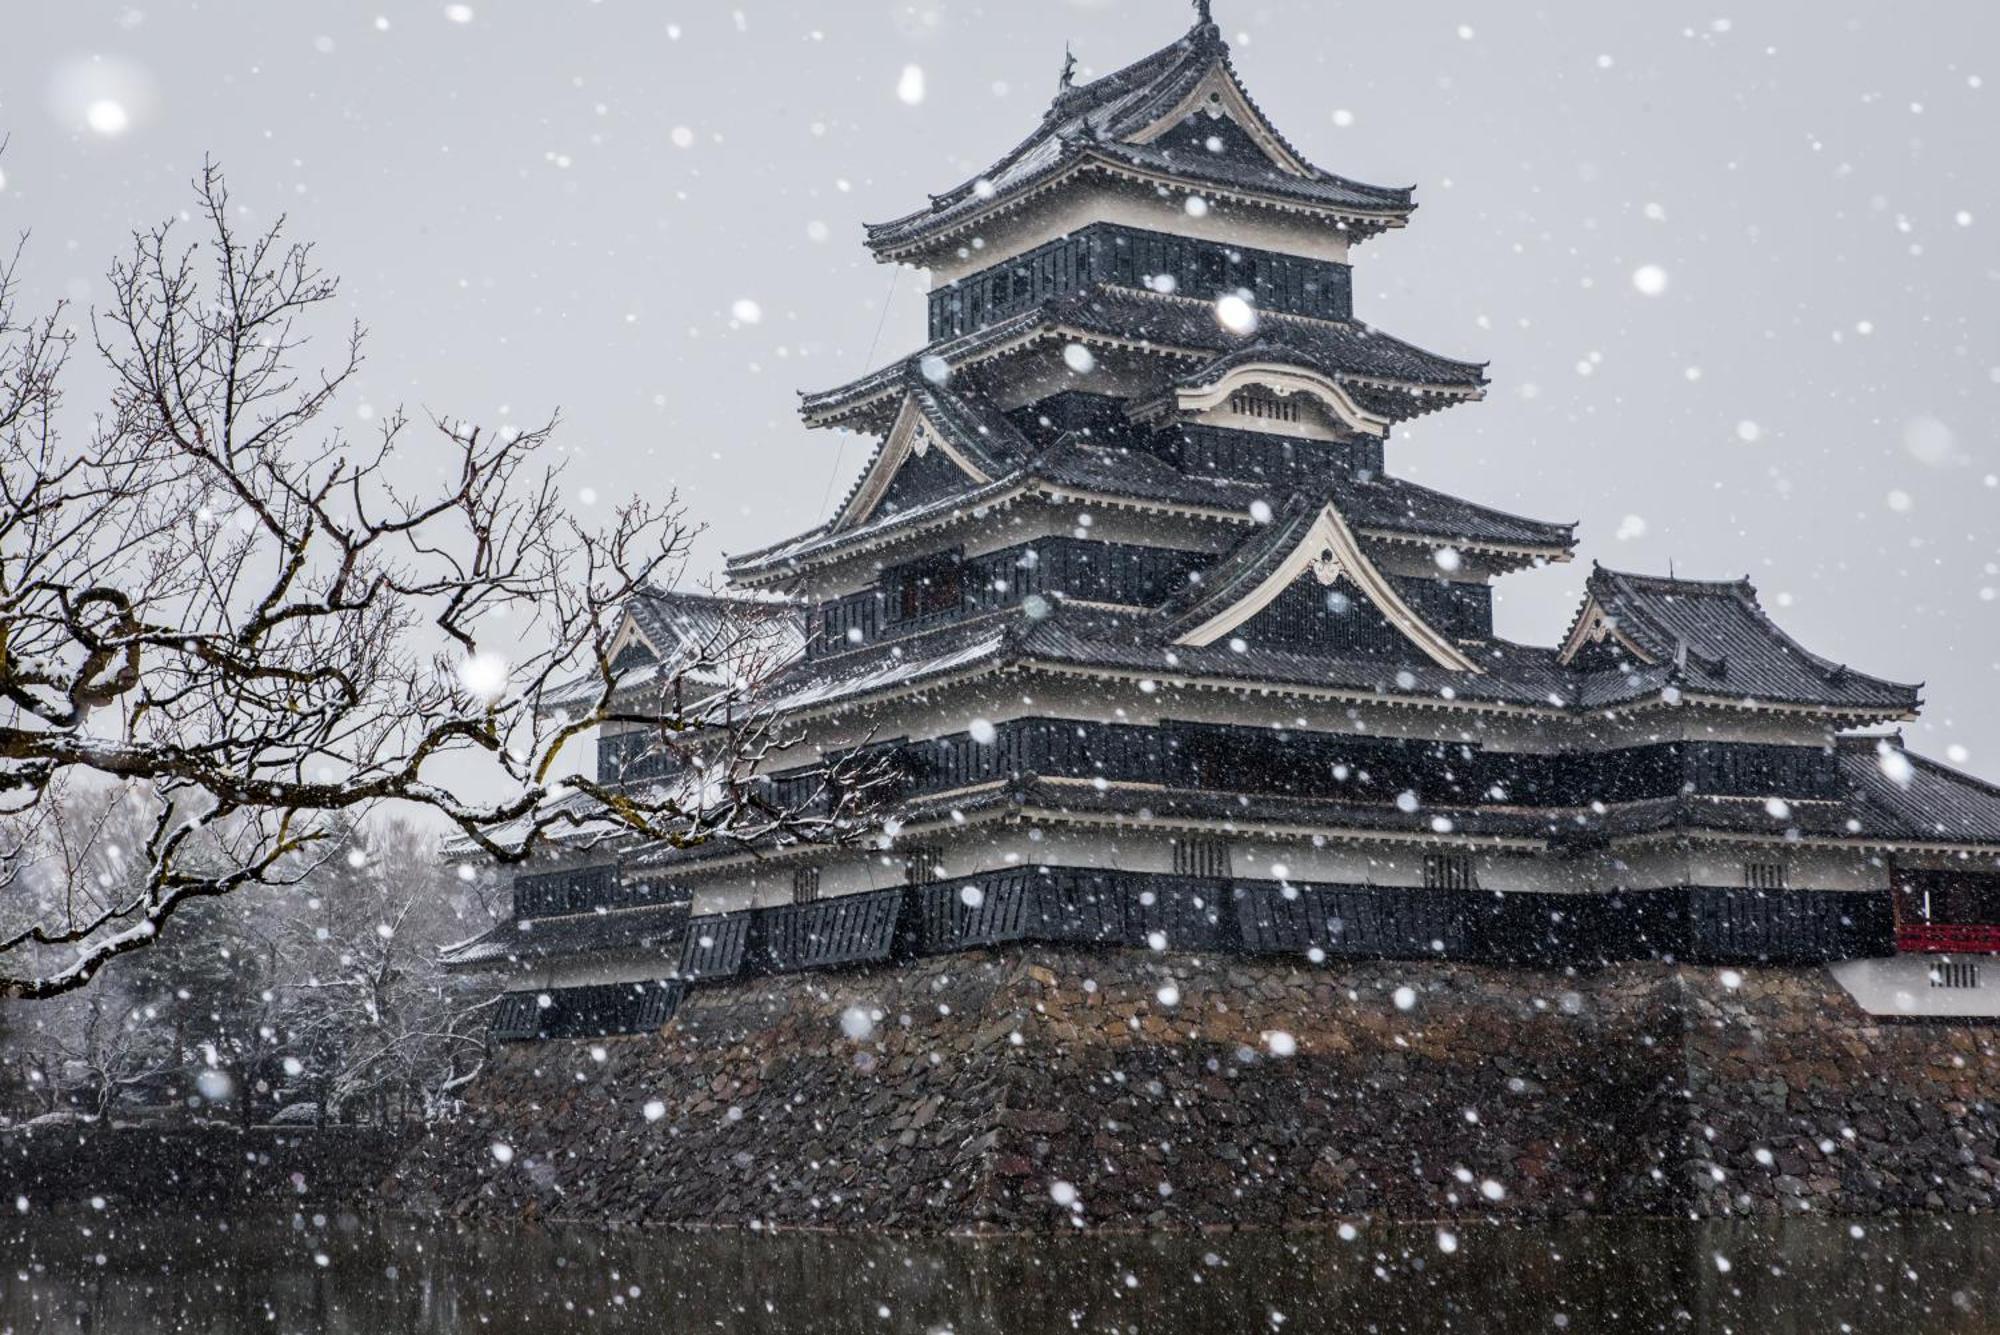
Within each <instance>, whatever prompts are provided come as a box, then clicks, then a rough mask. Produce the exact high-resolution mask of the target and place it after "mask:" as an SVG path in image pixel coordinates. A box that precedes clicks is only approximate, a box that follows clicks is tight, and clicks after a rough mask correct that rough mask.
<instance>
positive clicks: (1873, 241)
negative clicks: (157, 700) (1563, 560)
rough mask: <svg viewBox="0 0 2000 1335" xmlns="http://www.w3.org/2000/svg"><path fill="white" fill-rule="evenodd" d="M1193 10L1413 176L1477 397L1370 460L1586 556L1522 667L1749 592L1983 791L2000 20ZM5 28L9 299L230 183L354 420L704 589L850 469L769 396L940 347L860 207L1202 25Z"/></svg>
mask: <svg viewBox="0 0 2000 1335" xmlns="http://www.w3.org/2000/svg"><path fill="white" fill-rule="evenodd" d="M1215 8H1216V14H1217V19H1218V21H1219V22H1220V23H1221V24H1222V25H1223V28H1224V30H1225V31H1226V32H1227V33H1229V34H1230V35H1231V36H1232V38H1233V39H1234V40H1235V42H1236V44H1237V46H1238V52H1237V62H1238V66H1239V68H1240V69H1241V71H1242V73H1243V75H1244V77H1245V78H1246V80H1247V81H1248V83H1249V85H1250V88H1251V90H1252V92H1253V94H1254V95H1255V96H1256V97H1257V98H1258V99H1259V100H1260V102H1261V103H1262V104H1263V106H1264V108H1265V109H1266V111H1267V112H1269V113H1270V115H1271V116H1272V117H1273V118H1274V119H1275V120H1276V122H1277V123H1278V125H1279V126H1280V128H1282V129H1283V130H1284V131H1285V132H1286V133H1287V134H1288V135H1289V136H1290V137H1291V138H1292V139H1293V141H1294V142H1295V143H1297V144H1298V145H1299V146H1300V147H1301V148H1302V149H1303V150H1304V151H1305V152H1306V153H1307V154H1308V156H1310V157H1312V158H1313V159H1315V160H1316V161H1317V162H1319V163H1320V164H1321V165H1323V166H1325V167H1327V168H1329V169H1332V170H1335V171H1339V172H1343V173H1345V174H1348V175H1353V176H1357V177H1360V178H1361V179H1364V180H1369V181H1375V182H1381V183H1385V184H1398V185H1401V184H1412V183H1414V184H1415V185H1417V186H1418V199H1419V201H1420V204H1421V207H1420V209H1419V211H1418V213H1417V215H1416V218H1415V220H1414V221H1413V223H1412V225H1411V226H1410V228H1409V229H1407V230H1406V231H1404V232H1401V233H1398V234H1394V235H1390V236H1387V237H1383V238H1381V239H1379V240H1376V241H1372V242H1370V243H1368V244H1367V245H1365V246H1363V247H1361V248H1360V249H1359V251H1358V252H1357V255H1356V259H1357V271H1356V301H1357V306H1358V308H1359V312H1360V314H1361V316H1362V317H1363V318H1365V319H1367V320H1370V321H1372V322H1374V323H1376V324H1379V325H1381V326H1382V327H1384V328H1386V329H1388V330H1390V331H1392V332H1394V333H1396V334H1398V335H1400V336H1402V337H1405V338H1408V339H1411V340H1413V341H1415V342H1418V343H1421V344H1423V345H1425V346H1427V347H1430V348H1433V349H1436V350H1437V351H1439V352H1442V353H1446V354H1449V355H1451V356H1456V357H1467V358H1475V359H1484V360H1490V361H1491V363H1492V368H1491V375H1492V377H1493V381H1494V384H1493V389H1492V391H1491V393H1490V395H1489V398H1488V400H1487V401H1486V402H1485V403H1481V404H1475V405H1470V406H1466V407H1461V408H1458V409H1455V410H1452V411H1450V412H1447V413H1444V414H1441V415H1439V416H1436V417H1433V418H1428V419H1425V421H1424V422H1422V423H1421V424H1420V425H1418V426H1417V427H1416V428H1415V429H1413V430H1409V431H1405V432H1402V433H1399V435H1398V436H1397V437H1396V439H1395V440H1394V441H1392V442H1391V446H1390V450H1389V457H1390V467H1391V468H1392V470H1394V471H1397V472H1400V473H1403V474H1405V475H1408V476H1411V477H1415V478H1418V479H1420V480H1422V481H1424V482H1426V483H1428V484H1430V485H1433V486H1438V487H1443V488H1447V489H1450V490H1453V491H1458V492H1461V493H1463V494H1465V495H1468V496H1470V497H1473V498H1475V499H1477V500H1480V501H1484V502H1486V503H1489V504H1494V505H1498V506H1501V507H1504V508H1508V509H1513V510H1518V511H1521V512H1524V513H1527V514H1531V515H1534V516H1537V517H1540V518H1546V519H1559V520H1572V519H1574V520H1581V521H1582V522H1583V528H1582V539H1583V542H1582V548H1581V553H1580V558H1579V560H1578V562H1577V563H1576V564H1574V565H1572V566H1568V567H1562V568H1557V569H1552V570H1547V571H1541V572H1534V573H1530V574H1525V575H1520V576H1515V577H1512V578H1510V579H1508V580H1506V581H1504V582H1503V583H1502V585H1501V589H1500V599H1499V616H1500V622H1501V630H1502V632H1503V633H1505V634H1508V635H1510V636H1512V637H1515V638H1523V639H1538V640H1542V641H1548V640H1552V639H1553V638H1555V637H1556V636H1557V635H1559V634H1560V632H1561V630H1562V628H1563V626H1564V624H1565V622H1566V621H1567V619H1568V616H1569V613H1570V611H1571V610H1572V608H1573V606H1574V604H1575V601H1576V598H1577V594H1578V590H1579V588H1580V586H1581V584H1582V581H1583V579H1584V577H1585V575H1586V574H1587V573H1588V570H1589V563H1590V561H1591V560H1592V559H1597V560H1601V561H1603V562H1604V563H1605V564H1607V565H1614V566H1618V567H1621V568H1632V569H1641V570H1654V571H1664V570H1665V569H1666V568H1667V566H1668V564H1669V563H1670V562H1671V563H1672V565H1673V567H1674V569H1675V570H1676V571H1677V572H1679V573H1681V574H1683V575H1690V576H1706V577H1729V576H1736V575H1741V574H1744V573H1746V572H1747V573H1749V574H1750V575H1752V576H1753V577H1754V578H1755V580H1756V582H1757V584H1758V586H1759V588H1760V589H1761V590H1762V592H1763V594H1764V596H1765V599H1766V602H1767V604H1768V605H1769V606H1770V607H1771V610H1772V611H1773V612H1774V613H1775V614H1776V615H1777V616H1778V618H1779V619H1780V621H1781V622H1782V623H1783V624H1785V625H1786V626H1787V627H1788V628H1790V629H1792V630H1793V631H1794V632H1795V633H1796V634H1797V635H1798V636H1799V638H1800V639H1802V640H1803V641H1804V642H1805V643H1806V644H1807V645H1808V646H1809V647H1811V648H1813V649H1816V650H1818V651H1819V652H1822V653H1825V654H1827V655H1829V656H1832V657H1834V658H1837V659H1842V660H1845V661H1848V662H1850V663H1852V664H1853V665H1854V666H1855V667H1857V668H1860V669H1862V670H1865V671H1869V672H1875V673H1879V674H1882V675H1886V676H1891V677H1896V678H1900V679H1903V680H1912V681H1916V680H1922V681H1927V682H1928V683H1929V688H1928V691H1927V696H1928V698H1929V700H1930V709H1929V713H1928V715H1927V717H1926V719H1925V721H1924V722H1923V723H1922V724H1920V725H1918V726H1917V728H1916V729H1914V730H1913V741H1914V742H1915V744H1917V745H1918V746H1919V747H1920V748H1922V749H1924V750H1926V751H1929V752H1931V753H1933V754H1937V755H1939V756H1943V755H1946V754H1947V748H1950V747H1963V748H1965V753H1966V754H1967V755H1969V757H1970V765H1971V767H1972V768H1974V769H1975V770H1977V771H1979V772H1982V773H1984V774H1987V775H1989V776H1992V775H2000V707H1996V703H1995V698H1994V696H1995V686H1996V666H2000V664H1996V660H1997V659H2000V629H1997V628H2000V486H1996V478H1995V474H1996V473H2000V450H1996V447H1995V437H1996V429H1997V428H2000V314H1996V311H2000V252H1997V251H1996V246H1995V239H1996V237H2000V167H1996V157H1995V154H1996V145H1995V133H1994V132H1995V128H1996V126H2000V102H1997V101H1996V99H1997V98H2000V86H1996V85H2000V59H1996V52H2000V5H1994V4H1990V3H1972V2H1970V0H1966V2H1965V3H1932V4H1915V3H1910V2H1909V0H1901V2H1899V3H1888V2H1884V3H1862V2H1859V0H1784V2H1782V3H1773V2H1772V0H1759V3H1756V4H1754V5H1748V4H1746V5H1738V4H1732V3H1728V2H1727V0H1714V2H1713V3H1710V4H1703V5H1691V4H1685V3H1672V4H1650V3H1621V4H1616V5H1608V4H1603V3H1601V2H1599V0H1550V2H1548V3H1540V4H1532V3H1512V2H1511V0H1510V3H1508V4H1506V5H1504V6H1495V5H1491V4H1473V3H1470V0H1459V2H1458V3H1452V4H1441V3H1433V2H1431V0H1402V2H1401V3H1395V4H1360V3H1351V4H1349V3H1341V4H1336V3H1330V0H1216V5H1215ZM8 10H9V12H8V13H7V16H6V22H5V30H4V31H5V36H4V40H0V137H11V142H10V144H9V146H8V148H7V150H6V153H5V155H4V157H0V173H4V180H0V234H5V233H12V232H16V231H23V230H27V231H31V232H32V237H31V241H30V251H29V255H28V262H27V265H26V271H27V276H28V278H29V288H30V290H29V292H28V294H27V295H28V297H29V299H30V301H31V303H32V304H37V305H39V304H41V303H44V302H47V301H52V300H54V299H56V298H58V297H60V296H63V295H65V294H67V295H69V296H71V297H73V298H76V299H78V300H79V301H83V302H86V303H87V302H88V301H89V300H90V299H92V298H101V296H102V292H103V288H102V282H101V274H102V273H103V270H104V267H105V263H106V261H107V260H108V259H109V257H110V256H111V255H112V253H113V252H114V251H115V250H117V249H118V248H119V247H120V245H121V244H122V243H123V239H124V237H125V235H126V233H127V232H128V231H129V230H130V229H132V228H134V227H138V226H142V225H145V224H149V223H152V222H155V221H158V220H159V219H161V218H163V217H164V216H166V215H167V214H169V213H171V212H172V211H174V210H177V209H179V208H181V207H182V206H183V205H184V204H185V202H186V200H187V198H188V194H187V186H186V183H187V181H188V179H189V177H190V176H191V174H192V173H193V172H194V170H195V169H196V167H197V166H198V164H199V162H200V160H201V158H202V155H203V154H213V155H215V156H216V157H217V158H218V159H219V160H220V161H221V162H222V164H223V165H224V166H225V168H226V169H227V171H228V173H229V176H230V181H231V184H232V187H233V189H234V191H235V194H236V197H237V199H238V201H239V202H240V203H242V204H244V205H246V206H248V207H249V208H250V209H251V210H253V211H254V212H255V213H257V214H259V215H263V216H268V215H270V214H272V213H275V212H277V211H280V210H282V211H287V212H289V214H290V215H291V218H292V222H293V227H294V229H295V231H296V232H297V233H298V234H300V235H301V236H306V237H310V238H313V239H316V240H317V241H318V242H319V243H320V244H321V246H322V257H323V259H324V260H325V262H326V263H327V264H328V265H329V266H330V267H332V268H334V269H335V270H337V271H338V272H340V273H342V274H343V275H345V277H346V287H345V290H344V299H345V300H346V301H348V302H349V303H351V305H352V308H353V311H354V313H355V315H356V316H358V317H359V318H361V319H362V320H364V321H365V322H366V324H367V325H368V326H369V327H370V328H371V329H372V331H373V341H372V344H371V361H370V364H369V367H368V369H367V372H366V374H365V376H364V381H365V385H364V388H363V391H362V392H361V393H359V394H357V395H356V396H355V398H354V399H353V401H352V402H351V403H350V404H348V405H347V406H346V407H345V409H344V411H345V412H347V413H351V414H355V415H356V417H357V420H358V417H359V415H360V414H362V413H363V412H364V411H374V412H378V413H379V412H381V411H382V410H384V409H385V408H387V407H389V406H391V405H395V404H398V403H401V404H405V405H408V406H409V407H411V408H413V409H414V408H430V409H434V410H437V411H440V412H445V413H450V414H455V415H457V414H462V415H465V416H470V417H476V418H483V419H486V420H489V421H498V420H502V419H511V420H514V421H528V420H530V419H535V418H539V417H542V416H545V415H546V414H548V413H550V412H552V411H554V410H555V409H557V408H560V409H561V410H562V411H563V413H564V415H565V419H566V421H567V427H566V429H565V432H564V435H563V439H564V441H565V443H566V446H567V448H568V449H570V450H571V451H572V452H573V453H574V463H573V467H572V471H571V475H570V479H571V484H572V486H573V488H574V489H575V490H576V493H577V496H578V498H579V503H580V504H581V503H583V498H584V497H586V496H591V495H594V497H595V498H596V500H595V504H596V505H598V506H600V507H602V506H606V505H608V504H609V503H610V501H611V500H612V499H613V498H615V497H617V496H620V495H624V494H627V493H629V492H632V491H634V490H637V491H641V492H644V493H646V494H648V495H650V496H653V497H655V498H660V497H664V496H665V495H666V494H667V493H668V492H669V491H670V490H673V489H676V488H677V489H678V490H679V491H680V493H681V495H682V496H683V498H684V500H685V501H686V502H687V503H688V505H689V507H690V508H691V510H693V511H694V512H695V513H696V514H697V515H698V516H699V517H700V518H702V519H704V520H705V521H706V522H707V523H708V524H709V526H710V528H709V532H708V534H707V535H706V537H705V538H704V540H703V543H702V547H701V554H700V559H701V566H702V568H703V569H704V570H706V569H712V568H713V567H714V566H715V565H716V564H718V562H719V554H720V553H722V552H725V551H740V550H746V549H748V548H751V547H756V546H761V545H763V544H765V543H767V542H770V541H773V540H775V539H777V538H780V537H783V536H785V535H788V534H790V533H793V532H796V531H798V530H801V529H804V528H807V527H809V526H811V525H813V524H815V523H817V522H818V521H819V520H820V519H821V518H822V517H823V515H824V514H825V511H826V508H827V506H828V504H829V501H830V499H832V498H837V496H838V495H839V494H840V491H841V490H842V489H843V488H844V487H845V486H846V484H847V483H848V482H849V481H850V480H851V479H852V476H853V474H854V473H855V472H856V471H857V470H858V468H859V467H860V465H861V463H862V461H863V458H864V455H865V450H864V448H863V446H862V445H861V444H860V443H859V442H856V441H853V440H848V441H846V442H845V443H843V441H842V439H841V438H840V437H837V436H835V435H832V434H827V433H814V432H808V431H806V430H804V429H803V428H802V427H801V426H799V424H798V422H797V419H796V416H795V414H794V411H793V408H794V395H795V393H796V392H797V391H799V390H804V389H819V388H825V387H827V386H830V385H834V384H838V383H841V382H843V381H845V380H848V379H850V378H852V377H853V376H856V375H858V374H860V373H861V372H863V371H865V370H867V369H869V368H871V367H872V366H875V365H878V364H880V363H882V362H883V361H886V360H888V359H890V358H892V357H896V356H900V355H902V354H905V353H907V352H909V351H911V350H912V349H914V348H915V347H916V346H917V345H918V344H919V343H920V342H921V340H922V337H923V324H922V303H921V297H920V285H921V284H920V278H919V276H918V275H916V274H914V273H912V272H908V271H904V272H901V273H898V272H895V271H892V270H890V269H886V268H882V267H879V266H877V265H875V264H874V263H873V262H872V261H871V260H870V259H869V258H868V256H867V255H866V253H865V252H864V251H863V249H862V248H861V245H860V231H861V223H862V221H863V220H864V219H866V220H879V219H883V218H888V217H894V216H899V215H901V214H903V213H905V212H907V211H909V210H910V209H912V208H914V207H916V206H918V205H919V204H921V203H922V202H923V199H924V196H925V194H926V192H935V191H941V190H944V189H946V188H947V187H950V186H952V185H955V184H957V183H958V182H960V181H961V180H963V179H964V178H966V177H967V176H969V175H971V174H973V173H974V172H976V171H978V170H979V169H981V168H983V167H984V166H986V165H987V164H988V163H989V162H990V161H991V160H992V159H993V158H994V157H996V156H998V154H999V153H1001V152H1002V151H1004V150H1005V149H1006V148H1008V147H1009V146H1011V145H1012V144H1013V143H1014V142H1015V141H1016V140H1017V139H1018V138H1020V137H1021V136H1022V135H1023V134H1025V133H1026V132H1027V131H1028V130H1029V129H1030V128H1031V127H1032V126H1033V124H1034V123H1035V122H1036V121H1037V120H1038V119H1039V117H1040V114H1041V112H1042V110H1043V108H1044V106H1045V105H1046V102H1047V99H1048V97H1049V95H1050V94H1051V93H1052V92H1053V91H1054V88H1055V84H1056V76H1057V70H1058V68H1059V66H1060V64H1061V59H1062V49H1063V43H1064V40H1065V39H1069V40H1072V41H1073V42H1074V44H1075V48H1076V52H1077V56H1078V59H1079V61H1080V62H1081V66H1082V71H1083V73H1084V74H1085V75H1089V74H1092V73H1102V72H1104V71H1107V70H1109V69H1112V68H1115V67H1117V66H1118V65H1121V64H1124V63H1125V62H1127V61H1129V60H1131V59H1134V58H1136V57H1138V56H1140V55H1143V54H1145V53H1146V52H1147V51H1150V50H1152V49H1153V48H1155V47H1157V46H1160V45H1162V44H1164V43H1165V42H1167V41H1169V40H1171V39H1172V38H1173V37H1174V36H1175V35H1176V34H1177V33H1178V32H1179V31H1181V30H1182V29H1184V28H1185V27H1186V26H1187V24H1188V23H1189V22H1190V21H1191V13H1190V8H1189V6H1188V5H1187V4H1185V3H1182V0H1007V2H1006V3H988V4H973V3H962V2H961V0H918V2H917V3H897V2H894V0H858V2H855V0H839V2H838V3H832V2H831V0H819V2H818V3H809V2H808V0H744V2H743V3H741V4H740V5H737V6H732V5H730V4H729V3H727V0H701V3H692V2H689V3H657V0H598V2H592V0H472V3H471V4H470V5H469V6H468V5H446V4H442V3H432V2H431V0H418V2H417V3H403V2H402V0H396V2H395V3H389V0H376V3H373V4H354V3H339V4H333V3H303V2H301V0H288V2H287V3H282V4H274V3H270V2H269V0H139V3H135V4H131V5H126V4H120V3H97V2H95V0H63V2H62V3H49V2H44V0H33V2H31V0H12V3H10V4H9V6H8ZM1496 10H1497V11H1498V12H1495V11H1496ZM910 67H915V68H917V69H919V70H921V72H922V73H921V78H920V79H919V78H917V77H914V76H911V75H910V74H909V73H908V70H909V68H910ZM913 95H915V96H913ZM1648 267H1652V268H1656V269H1657V270H1658V271H1659V272H1660V273H1661V274H1663V275H1664V278H1665V288H1664V291H1659V292H1657V293H1655V294H1650V295H1649V294H1648V293H1646V292H1643V291H1641V290H1640V287H1641V285H1640V284H1637V283H1635V281H1634V274H1635V273H1636V272H1637V271H1639V270H1641V269H1642V268H1648ZM1646 286H1651V287H1657V286H1658V285H1657V283H1652V284H1647V285H1646ZM742 303H752V304H753V305H743V304H742ZM753 311H754V313H756V314H757V316H758V318H757V319H756V320H755V321H754V322H752V321H748V320H745V319H741V318H738V313H739V312H740V313H742V314H750V313H752V312H753ZM878 335H879V336H878ZM80 406H81V405H80ZM1951 754H1953V755H1954V757H1956V756H1957V753H1956V752H1952V753H1951Z"/></svg>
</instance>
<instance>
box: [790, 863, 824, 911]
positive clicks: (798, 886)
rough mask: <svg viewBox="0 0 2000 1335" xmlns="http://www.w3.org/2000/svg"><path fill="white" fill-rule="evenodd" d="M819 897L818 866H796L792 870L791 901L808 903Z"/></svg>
mask: <svg viewBox="0 0 2000 1335" xmlns="http://www.w3.org/2000/svg"><path fill="white" fill-rule="evenodd" d="M818 898H819V868H818V867H798V868H795V869H794V870H793V872H792V902H793V903H794V904H810V903H812V902H813V901H814V900H816V899H818Z"/></svg>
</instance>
